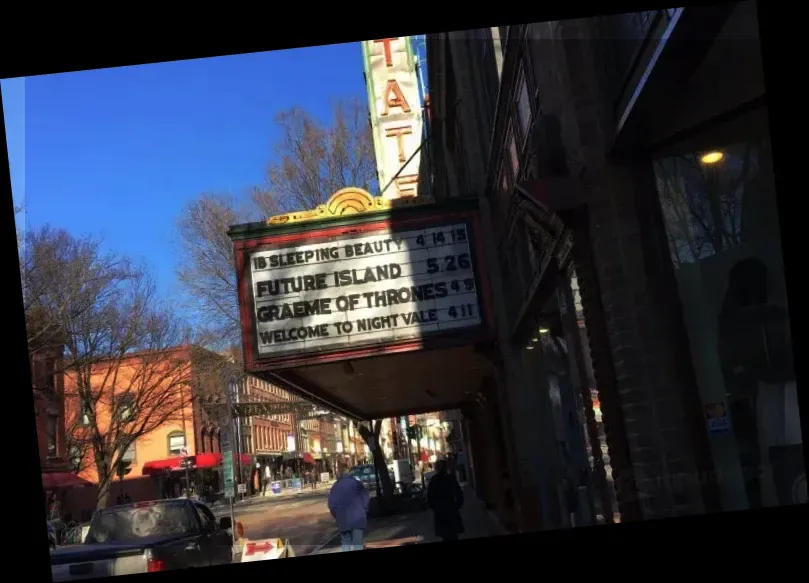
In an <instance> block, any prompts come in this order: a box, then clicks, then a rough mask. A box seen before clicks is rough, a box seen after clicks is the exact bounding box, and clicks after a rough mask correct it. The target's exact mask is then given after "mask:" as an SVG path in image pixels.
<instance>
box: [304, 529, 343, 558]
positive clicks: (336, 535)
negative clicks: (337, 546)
mask: <svg viewBox="0 0 809 583" xmlns="http://www.w3.org/2000/svg"><path fill="white" fill-rule="evenodd" d="M339 537H340V532H339V531H334V533H333V534H332V535H331V536H329V538H327V539H326V540H325V541H323V542H322V543H321V544H319V545H318V546H316V547H315V549H314V550H313V551H312V552H311V553H309V554H310V555H317V554H320V552H321V551H322V550H323V549H324V548H326V547H327V546H329V543H331V542H332V541H333V540H334V539H336V538H339Z"/></svg>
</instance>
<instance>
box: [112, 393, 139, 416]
mask: <svg viewBox="0 0 809 583" xmlns="http://www.w3.org/2000/svg"><path fill="white" fill-rule="evenodd" d="M125 411H129V414H128V415H127V416H126V417H124V416H123V413H124V412H125ZM137 416H138V400H137V397H136V396H135V395H134V394H133V393H131V392H126V393H123V394H122V395H120V396H119V397H118V398H117V399H116V403H115V417H116V419H117V420H118V421H119V422H121V423H132V422H133V421H134V420H135V418H136V417H137Z"/></svg>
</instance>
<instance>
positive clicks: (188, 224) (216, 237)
mask: <svg viewBox="0 0 809 583" xmlns="http://www.w3.org/2000/svg"><path fill="white" fill-rule="evenodd" d="M249 218H250V214H249V211H245V210H242V209H240V208H239V205H238V202H237V201H236V200H235V199H234V198H233V197H228V196H218V195H212V194H203V195H202V196H200V197H199V198H198V199H196V200H194V201H192V202H191V203H189V204H188V205H187V206H186V208H185V210H184V212H183V214H182V215H181V216H180V219H179V223H178V227H179V229H178V230H179V236H180V240H179V243H180V253H179V255H180V264H179V267H178V270H177V275H178V277H179V280H180V282H181V284H182V285H183V287H184V289H185V291H186V293H187V296H188V303H189V308H190V311H191V312H192V313H193V314H194V315H195V316H196V318H197V319H198V320H199V321H200V322H203V323H204V324H203V325H202V326H200V327H199V330H200V331H201V333H203V334H206V335H207V337H204V338H201V339H200V342H201V343H203V344H206V345H210V346H212V347H215V348H222V347H225V346H231V345H237V344H238V342H239V337H240V336H239V331H240V326H239V302H238V296H237V289H236V269H235V264H234V255H233V243H232V242H231V240H230V238H229V237H228V234H227V231H228V228H229V227H230V226H231V225H234V224H237V223H239V222H243V221H247V220H249Z"/></svg>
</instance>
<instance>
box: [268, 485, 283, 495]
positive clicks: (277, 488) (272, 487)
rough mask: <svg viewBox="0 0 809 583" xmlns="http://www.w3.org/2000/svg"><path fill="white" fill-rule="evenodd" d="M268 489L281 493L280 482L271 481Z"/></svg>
mask: <svg viewBox="0 0 809 583" xmlns="http://www.w3.org/2000/svg"><path fill="white" fill-rule="evenodd" d="M270 489H271V491H272V493H273V494H280V493H281V482H273V483H272V484H270Z"/></svg>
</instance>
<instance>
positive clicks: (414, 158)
mask: <svg viewBox="0 0 809 583" xmlns="http://www.w3.org/2000/svg"><path fill="white" fill-rule="evenodd" d="M362 49H363V54H364V57H365V78H366V82H367V84H368V104H369V107H370V109H371V126H372V130H373V136H374V151H375V152H376V166H377V171H378V173H379V188H380V189H384V191H382V193H381V195H382V197H383V198H400V197H412V196H416V195H417V194H418V177H419V164H420V163H421V159H420V155H419V147H420V146H421V140H422V119H421V118H422V103H421V95H420V94H419V82H418V74H417V71H416V55H415V54H414V51H413V44H412V39H411V37H394V38H383V39H375V40H370V41H366V42H364V43H362ZM394 179H395V180H394Z"/></svg>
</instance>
